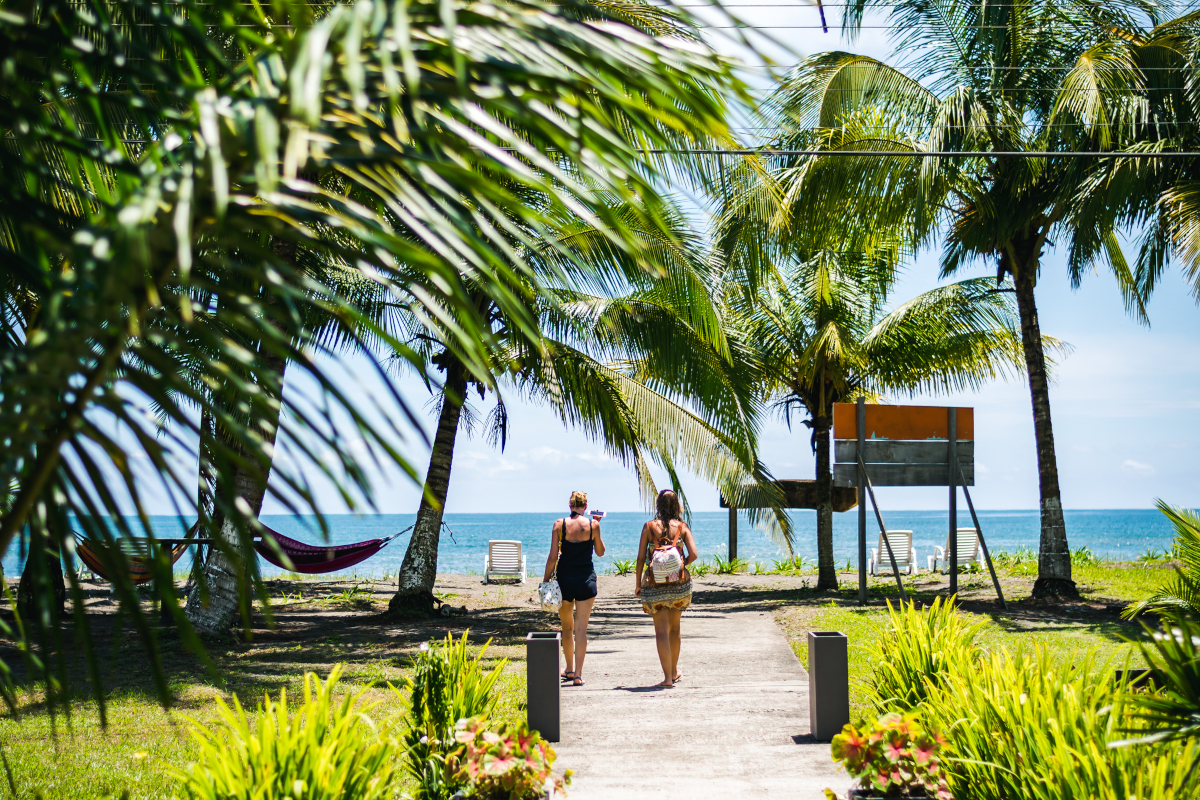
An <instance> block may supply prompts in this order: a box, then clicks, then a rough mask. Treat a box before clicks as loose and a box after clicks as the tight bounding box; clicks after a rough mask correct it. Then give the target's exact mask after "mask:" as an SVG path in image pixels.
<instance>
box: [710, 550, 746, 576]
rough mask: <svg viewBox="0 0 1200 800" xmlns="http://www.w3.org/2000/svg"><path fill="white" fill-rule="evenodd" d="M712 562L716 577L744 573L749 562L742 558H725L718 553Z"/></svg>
mask: <svg viewBox="0 0 1200 800" xmlns="http://www.w3.org/2000/svg"><path fill="white" fill-rule="evenodd" d="M713 562H714V563H715V564H716V568H717V574H718V575H734V574H737V573H739V572H745V571H746V568H747V567H748V566H749V562H748V561H746V559H744V558H725V557H724V556H723V555H721V554H720V553H717V554H715V555H714V556H713Z"/></svg>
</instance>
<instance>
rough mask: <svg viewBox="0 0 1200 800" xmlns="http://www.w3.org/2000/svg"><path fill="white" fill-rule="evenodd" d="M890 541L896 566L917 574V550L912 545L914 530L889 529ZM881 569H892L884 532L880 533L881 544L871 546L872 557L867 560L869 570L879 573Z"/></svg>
mask: <svg viewBox="0 0 1200 800" xmlns="http://www.w3.org/2000/svg"><path fill="white" fill-rule="evenodd" d="M887 537H888V543H889V544H890V545H891V546H892V553H893V554H894V555H895V556H896V568H897V569H898V570H900V571H901V572H907V573H908V574H909V575H916V574H917V551H916V549H914V548H913V546H912V537H913V532H912V531H888V532H887ZM880 570H887V571H888V572H891V571H892V560H891V559H890V558H888V551H887V547H885V546H884V544H883V534H882V533H881V534H879V545H878V546H877V547H873V548H871V557H870V558H869V559H868V560H867V571H868V572H870V573H871V574H872V575H878V574H879V571H880Z"/></svg>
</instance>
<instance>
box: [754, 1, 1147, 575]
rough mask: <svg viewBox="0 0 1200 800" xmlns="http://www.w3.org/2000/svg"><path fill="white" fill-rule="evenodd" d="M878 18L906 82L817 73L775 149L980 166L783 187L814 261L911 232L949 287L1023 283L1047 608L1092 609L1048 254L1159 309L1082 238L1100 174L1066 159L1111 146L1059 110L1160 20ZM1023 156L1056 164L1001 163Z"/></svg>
mask: <svg viewBox="0 0 1200 800" xmlns="http://www.w3.org/2000/svg"><path fill="white" fill-rule="evenodd" d="M877 6H878V7H881V8H888V9H889V17H888V19H889V23H890V26H891V30H892V32H893V36H894V38H895V41H896V53H897V54H898V55H899V56H901V57H902V61H901V66H903V67H905V68H906V71H901V69H899V68H896V67H893V66H889V65H888V64H885V63H883V62H881V61H878V60H876V59H873V58H868V57H866V56H860V55H855V54H852V53H847V52H830V53H823V54H820V55H816V56H813V57H811V58H809V59H806V60H805V61H804V62H802V63H801V64H800V65H799V66H798V67H797V68H796V69H795V71H794V72H793V73H792V74H791V75H790V76H789V77H788V78H787V80H786V81H784V82H783V84H782V85H781V86H780V87H779V89H778V90H777V91H776V92H775V94H774V97H773V98H772V101H771V104H770V112H771V114H772V116H773V118H774V120H775V122H776V124H777V126H778V128H779V131H780V133H779V134H778V136H777V137H776V138H775V140H774V141H773V142H772V144H773V146H776V147H779V148H782V149H801V150H809V149H811V150H819V151H851V152H860V151H871V152H872V154H875V153H879V154H883V153H896V154H906V153H956V152H961V153H963V154H964V155H963V156H954V155H947V156H937V157H933V156H931V157H921V158H915V157H904V156H902V155H898V156H896V157H881V156H878V155H869V156H852V155H844V156H836V155H830V156H826V155H816V156H808V157H793V158H787V159H783V162H784V163H783V164H782V165H781V167H780V170H779V181H780V184H781V186H782V192H783V194H784V198H785V206H786V214H787V215H788V218H789V219H790V221H791V225H792V226H793V227H794V228H795V229H797V230H800V231H802V232H803V234H804V237H805V239H806V241H807V242H808V243H809V245H810V246H812V247H825V246H828V243H829V242H833V241H840V242H843V243H846V242H847V241H848V242H849V243H850V245H851V246H852V247H853V246H856V245H855V243H856V242H858V243H863V242H870V241H871V240H872V238H873V237H874V236H875V235H876V232H878V231H896V230H900V231H902V232H903V236H904V238H905V240H906V245H907V247H908V248H910V249H911V250H913V251H914V252H915V251H917V250H919V249H920V248H922V247H927V246H930V245H931V244H933V243H934V242H935V241H938V240H940V241H941V242H942V248H943V249H942V274H943V275H952V274H955V273H957V272H958V271H959V270H960V269H963V268H965V267H966V266H968V265H969V264H972V263H975V262H978V261H981V260H991V262H992V263H993V264H994V265H995V270H996V277H997V280H998V281H999V280H1003V279H1004V278H1005V277H1006V276H1012V286H1011V290H1012V291H1014V292H1015V295H1016V302H1017V309H1018V311H1019V313H1020V320H1021V334H1022V343H1023V350H1024V359H1025V369H1026V373H1027V375H1028V379H1029V388H1030V399H1031V402H1032V406H1033V417H1034V431H1035V436H1036V444H1037V459H1038V478H1039V486H1040V494H1041V503H1040V507H1041V544H1040V551H1039V558H1038V579H1037V582H1036V583H1035V585H1034V590H1033V593H1034V595H1035V596H1046V595H1069V596H1072V595H1076V594H1077V592H1076V589H1075V584H1074V582H1073V581H1072V580H1071V559H1070V551H1069V549H1068V545H1067V535H1066V527H1065V524H1064V519H1063V512H1062V501H1061V492H1060V489H1059V480H1058V467H1057V461H1056V458H1055V449H1054V431H1053V426H1052V423H1051V416H1050V393H1049V382H1048V379H1047V372H1046V356H1045V352H1044V348H1043V337H1042V334H1041V328H1040V325H1039V322H1038V313H1037V304H1036V302H1035V296H1034V287H1035V286H1036V285H1037V280H1038V275H1039V272H1040V268H1041V260H1042V254H1043V250H1044V248H1045V247H1046V245H1047V243H1048V242H1051V241H1053V242H1055V243H1057V244H1058V245H1060V246H1064V247H1065V248H1066V250H1067V251H1068V259H1067V264H1068V277H1069V279H1070V280H1071V282H1072V283H1073V284H1077V283H1078V282H1079V281H1080V280H1081V279H1082V277H1083V274H1084V272H1085V270H1087V269H1088V268H1090V267H1091V266H1092V265H1093V264H1095V263H1097V262H1104V263H1105V264H1106V265H1107V266H1108V268H1109V269H1110V271H1111V272H1112V274H1113V275H1114V276H1115V278H1116V279H1117V283H1118V286H1119V287H1120V289H1121V291H1122V293H1123V295H1124V298H1125V302H1126V307H1127V309H1128V310H1129V311H1130V312H1131V313H1133V314H1135V315H1136V316H1137V317H1138V318H1139V319H1144V318H1145V310H1144V308H1143V306H1142V299H1141V296H1140V294H1139V291H1138V287H1137V283H1136V280H1135V276H1134V275H1133V273H1132V272H1131V270H1130V268H1129V266H1128V264H1127V263H1126V260H1125V257H1124V255H1123V254H1122V252H1121V248H1120V246H1119V243H1118V239H1117V231H1116V229H1115V227H1114V226H1113V225H1112V224H1111V223H1110V224H1105V225H1099V226H1090V225H1077V224H1075V216H1074V214H1073V210H1074V204H1075V201H1076V199H1077V195H1078V194H1079V193H1080V192H1081V190H1082V189H1084V187H1085V186H1087V185H1088V181H1089V176H1090V167H1089V164H1088V162H1087V161H1086V159H1080V158H1073V157H1070V156H1059V157H1056V156H1054V155H1053V154H1055V153H1067V152H1071V151H1079V150H1099V149H1104V147H1106V146H1107V145H1106V143H1105V142H1104V141H1103V140H1100V139H1099V138H1098V137H1093V136H1092V135H1091V134H1090V132H1089V131H1088V129H1087V128H1085V127H1083V126H1079V125H1073V124H1070V123H1069V122H1068V121H1065V120H1061V119H1058V118H1056V116H1055V107H1056V103H1057V102H1060V101H1061V100H1062V98H1064V97H1067V96H1069V95H1070V93H1072V92H1074V91H1076V90H1077V89H1078V86H1075V85H1072V84H1071V83H1070V80H1069V78H1068V76H1069V71H1070V69H1071V68H1072V67H1074V66H1075V65H1076V64H1077V62H1079V61H1080V59H1081V57H1082V56H1083V55H1084V54H1085V53H1087V52H1088V51H1089V48H1090V47H1092V46H1093V45H1094V44H1095V43H1097V42H1098V41H1100V40H1101V39H1103V38H1104V37H1105V36H1106V34H1105V28H1106V26H1111V27H1118V28H1129V27H1132V26H1134V25H1135V18H1134V13H1135V12H1140V13H1141V14H1143V15H1144V16H1145V17H1146V18H1148V19H1153V18H1154V15H1155V14H1156V13H1157V10H1156V7H1155V6H1152V5H1150V4H1132V5H1131V6H1128V7H1123V8H1122V9H1118V8H1116V7H1111V6H1103V5H1096V4H1093V3H1086V2H1079V1H1077V0H1069V1H1068V2H1062V3H1059V2H1044V0H1013V2H1005V3H998V4H993V3H985V2H973V3H972V2H967V3H955V4H951V5H946V4H942V3H928V2H924V0H900V1H899V2H891V0H888V2H884V1H883V0H879V2H875V0H857V2H855V3H852V4H850V5H849V6H848V7H847V9H846V12H845V15H844V18H843V25H844V27H845V28H846V29H847V30H850V31H856V30H857V29H858V27H859V26H860V24H861V20H862V17H863V14H864V12H865V10H867V9H869V8H873V7H877ZM1124 8H1128V9H1129V10H1128V11H1126V10H1123V9H1124ZM1021 152H1031V153H1049V154H1052V155H1050V156H1038V157H1019V156H1011V155H1000V154H1003V153H1021ZM991 153H995V154H996V155H990V154H991ZM968 154H977V155H968Z"/></svg>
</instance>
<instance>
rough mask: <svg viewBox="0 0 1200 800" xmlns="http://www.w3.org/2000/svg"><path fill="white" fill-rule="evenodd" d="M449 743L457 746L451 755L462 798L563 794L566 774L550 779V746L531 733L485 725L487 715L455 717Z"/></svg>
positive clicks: (505, 799) (512, 799) (529, 799)
mask: <svg viewBox="0 0 1200 800" xmlns="http://www.w3.org/2000/svg"><path fill="white" fill-rule="evenodd" d="M454 739H455V741H457V742H458V743H459V744H460V745H462V747H460V748H459V749H458V750H456V751H455V752H454V753H453V754H452V756H451V760H452V763H451V764H448V765H447V766H452V767H453V768H456V769H457V774H455V776H454V777H455V779H456V780H459V781H463V782H465V783H466V784H467V787H468V788H467V791H466V792H465V793H464V794H465V796H467V797H471V798H479V800H533V798H541V797H545V796H546V792H547V790H548V789H553V790H554V792H555V794H557V795H561V796H565V795H566V789H565V787H566V785H567V784H569V783H570V782H571V770H567V771H566V772H565V773H564V774H563V776H562V777H561V778H560V777H559V776H557V775H555V774H554V772H553V771H552V770H553V765H554V759H555V755H554V748H552V747H550V745H549V743H548V742H546V741H545V740H544V739H542V737H541V736H539V735H538V733H537V732H536V731H530V730H529V729H528V728H526V727H525V725H524V724H521V725H509V724H507V723H503V722H502V723H500V724H499V725H497V726H496V727H495V728H492V727H489V726H488V721H487V718H486V717H483V716H479V717H472V718H471V719H460V720H459V721H458V724H457V725H455V726H454Z"/></svg>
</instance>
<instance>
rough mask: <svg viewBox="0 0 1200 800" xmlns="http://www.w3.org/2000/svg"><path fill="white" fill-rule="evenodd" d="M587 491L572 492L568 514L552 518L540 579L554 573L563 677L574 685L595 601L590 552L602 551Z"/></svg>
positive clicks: (579, 674)
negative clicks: (558, 598) (590, 515)
mask: <svg viewBox="0 0 1200 800" xmlns="http://www.w3.org/2000/svg"><path fill="white" fill-rule="evenodd" d="M586 511H587V495H586V494H584V493H583V492H572V493H571V516H570V518H568V519H560V520H555V522H554V527H553V529H552V530H551V533H550V557H549V558H547V559H546V575H545V577H544V578H543V579H542V580H543V581H549V580H550V578H551V577H552V576H555V577H557V580H558V586H559V588H560V589H562V597H563V602H562V605H561V606H559V608H558V616H559V619H561V620H562V647H563V655H564V656H566V659H567V668H566V670H565V671H564V672H563V674H562V677H563V678H564V679H565V680H568V681H572V682H573V683H574V684H575V685H576V686H582V685H583V657H584V656H585V655H587V626H588V619H589V618H590V617H591V615H592V603H594V602H595V601H596V568H595V566H594V565H593V564H592V553H593V552H595V553H596V555H598V556H602V555H604V541H603V540H602V539H601V538H600V523H599V522H598V521H596V520H595V519H590V518H588V517H587V516H586V514H585V513H584V512H586Z"/></svg>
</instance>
